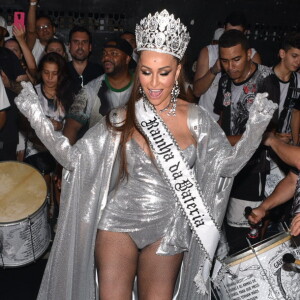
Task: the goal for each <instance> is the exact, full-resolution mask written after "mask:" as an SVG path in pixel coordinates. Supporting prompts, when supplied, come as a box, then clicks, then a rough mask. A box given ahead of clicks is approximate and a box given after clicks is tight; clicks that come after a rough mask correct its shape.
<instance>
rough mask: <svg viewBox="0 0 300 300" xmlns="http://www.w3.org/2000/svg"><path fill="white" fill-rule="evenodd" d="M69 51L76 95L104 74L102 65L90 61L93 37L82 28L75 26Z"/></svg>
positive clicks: (71, 76)
mask: <svg viewBox="0 0 300 300" xmlns="http://www.w3.org/2000/svg"><path fill="white" fill-rule="evenodd" d="M69 43H70V46H69V50H70V54H71V56H72V61H70V62H68V64H67V66H68V70H69V75H70V78H71V80H72V81H73V84H74V86H75V91H74V92H75V94H76V93H77V92H79V90H80V89H81V88H82V87H83V86H84V85H86V84H87V83H89V82H90V81H92V80H93V79H95V78H97V77H99V76H100V75H101V74H103V73H104V72H103V68H102V67H101V66H100V64H96V63H92V62H90V61H89V56H90V53H91V51H92V35H91V33H90V32H89V31H88V30H87V29H86V28H84V27H82V26H75V27H74V28H73V29H71V31H70V33H69Z"/></svg>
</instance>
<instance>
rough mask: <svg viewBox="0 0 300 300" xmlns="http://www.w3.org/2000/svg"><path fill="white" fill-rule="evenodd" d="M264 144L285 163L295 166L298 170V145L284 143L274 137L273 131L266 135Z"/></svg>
mask: <svg viewBox="0 0 300 300" xmlns="http://www.w3.org/2000/svg"><path fill="white" fill-rule="evenodd" d="M264 144H265V145H266V146H270V147H271V148H272V149H273V151H274V152H275V153H276V154H277V155H278V156H279V157H280V159H282V160H283V161H284V162H285V163H286V164H288V165H290V166H293V167H296V168H297V169H298V170H300V148H299V147H296V146H292V145H289V144H286V143H285V142H283V141H281V140H280V139H279V138H277V137H275V135H274V134H273V133H268V134H267V135H266V137H265V141H264Z"/></svg>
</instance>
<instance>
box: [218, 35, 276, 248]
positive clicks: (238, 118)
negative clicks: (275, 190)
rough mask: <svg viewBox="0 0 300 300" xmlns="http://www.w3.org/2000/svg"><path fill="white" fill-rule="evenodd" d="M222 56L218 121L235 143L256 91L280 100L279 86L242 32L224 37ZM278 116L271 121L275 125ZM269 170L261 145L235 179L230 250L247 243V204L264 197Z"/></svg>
mask: <svg viewBox="0 0 300 300" xmlns="http://www.w3.org/2000/svg"><path fill="white" fill-rule="evenodd" d="M219 58H220V62H221V65H222V67H223V69H224V71H225V74H224V75H223V76H222V77H221V79H220V81H219V88H218V92H217V97H216V100H215V112H216V113H217V114H219V115H220V119H219V124H220V126H221V127H222V129H223V130H224V132H225V134H226V135H227V137H228V140H229V141H230V143H231V144H232V145H235V144H236V143H237V142H238V141H239V139H240V138H241V136H242V134H243V133H244V131H245V130H246V123H247V120H248V118H249V109H250V107H251V105H252V103H253V101H254V98H255V96H256V94H257V93H263V92H267V93H268V94H269V97H268V98H269V99H271V100H273V101H274V102H275V103H278V102H279V89H278V87H276V84H275V76H274V74H273V73H272V70H271V69H269V68H267V67H265V66H262V65H257V64H255V63H254V62H252V60H251V50H250V47H249V43H248V40H247V38H246V37H245V35H244V34H242V33H241V32H240V31H238V30H229V31H227V32H225V33H224V34H223V35H222V36H221V38H220V40H219ZM276 115H277V114H276V113H275V115H274V116H275V117H273V120H272V121H271V123H272V124H273V126H274V123H276ZM272 124H271V126H272ZM268 170H269V169H268V164H267V162H266V150H265V149H264V148H263V147H262V146H261V147H260V148H259V149H258V150H257V151H256V152H255V154H254V155H253V157H252V158H251V159H250V161H249V162H248V163H247V164H246V166H245V167H244V168H243V169H242V170H241V172H240V173H239V174H238V175H237V176H236V177H235V179H234V183H233V187H232V191H231V195H230V200H229V206H228V210H227V215H226V221H225V223H226V222H227V224H226V227H225V228H226V235H227V240H228V243H229V247H230V253H234V252H237V251H239V250H241V249H243V248H246V247H247V246H248V244H247V241H246V239H245V237H246V234H247V233H248V230H249V224H248V221H247V220H246V219H245V217H244V211H245V207H247V206H250V207H252V208H254V207H257V206H258V205H259V204H260V203H261V201H262V200H263V198H264V184H265V178H266V174H267V172H268Z"/></svg>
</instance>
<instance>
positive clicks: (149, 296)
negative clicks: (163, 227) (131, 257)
mask: <svg viewBox="0 0 300 300" xmlns="http://www.w3.org/2000/svg"><path fill="white" fill-rule="evenodd" d="M159 244H160V241H157V242H155V243H154V244H151V245H149V246H147V247H145V248H144V249H143V250H142V251H141V253H140V257H139V265H138V275H137V276H138V290H139V300H156V299H157V300H171V299H172V297H173V293H174V287H175V283H176V279H177V275H178V273H179V270H180V265H181V261H182V257H183V254H182V253H180V254H176V255H168V256H162V255H157V254H156V250H157V248H158V246H159Z"/></svg>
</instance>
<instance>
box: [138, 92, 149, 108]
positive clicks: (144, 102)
mask: <svg viewBox="0 0 300 300" xmlns="http://www.w3.org/2000/svg"><path fill="white" fill-rule="evenodd" d="M139 93H140V95H141V96H142V98H143V105H144V109H145V110H146V111H147V109H146V103H147V102H148V99H147V96H146V94H145V92H144V90H143V88H142V87H141V86H140V87H139Z"/></svg>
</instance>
